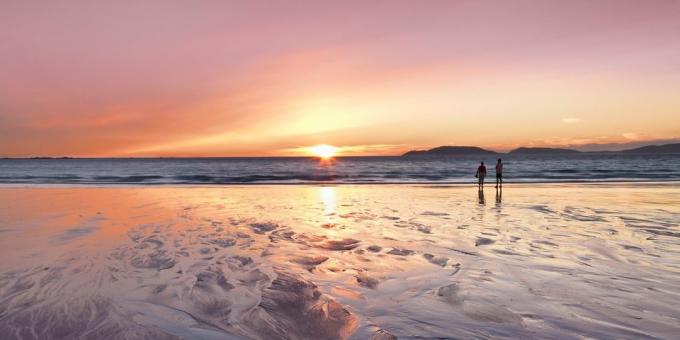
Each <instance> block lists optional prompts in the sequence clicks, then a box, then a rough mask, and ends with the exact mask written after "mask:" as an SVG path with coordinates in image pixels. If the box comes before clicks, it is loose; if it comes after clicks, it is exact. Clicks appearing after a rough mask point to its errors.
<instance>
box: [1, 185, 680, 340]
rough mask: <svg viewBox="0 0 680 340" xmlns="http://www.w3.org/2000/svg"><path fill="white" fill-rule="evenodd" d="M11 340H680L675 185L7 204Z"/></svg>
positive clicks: (56, 199)
mask: <svg viewBox="0 0 680 340" xmlns="http://www.w3.org/2000/svg"><path fill="white" fill-rule="evenodd" d="M0 258H1V259H2V261H0V334H3V335H2V338H8V339H15V338H16V339H51V338H69V339H72V338H85V339H90V338H92V339H95V338H96V339H121V338H124V339H150V338H153V339H166V338H167V339H175V338H187V339H248V338H254V339H338V338H340V339H343V338H349V339H371V338H374V339H394V338H395V337H396V338H400V339H401V338H544V339H545V338H552V339H558V338H559V339H571V338H573V339H582V338H617V339H621V338H673V337H676V336H677V334H679V333H680V309H679V308H678V306H680V184H678V183H677V182H674V183H595V184H583V183H581V184H555V183H552V184H511V185H506V186H505V187H504V188H503V190H502V191H497V190H495V189H494V188H493V186H491V185H487V187H486V189H485V191H484V192H483V194H482V193H479V192H478V191H477V189H476V186H470V185H423V184H378V185H370V184H369V185H349V184H342V185H240V186H239V185H226V186H179V185H169V186H134V185H124V186H69V185H55V186H48V185H43V186H31V185H25V186H9V185H6V186H4V187H2V188H0Z"/></svg>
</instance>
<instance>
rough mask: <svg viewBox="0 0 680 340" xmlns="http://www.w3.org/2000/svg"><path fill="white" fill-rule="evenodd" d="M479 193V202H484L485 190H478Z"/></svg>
mask: <svg viewBox="0 0 680 340" xmlns="http://www.w3.org/2000/svg"><path fill="white" fill-rule="evenodd" d="M477 192H478V193H479V204H484V203H485V202H484V190H477Z"/></svg>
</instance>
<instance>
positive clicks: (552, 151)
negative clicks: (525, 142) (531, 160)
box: [508, 147, 582, 155]
mask: <svg viewBox="0 0 680 340" xmlns="http://www.w3.org/2000/svg"><path fill="white" fill-rule="evenodd" d="M578 153H582V152H581V151H578V150H573V149H562V148H528V147H520V148H517V149H514V150H511V151H510V152H508V154H509V155H558V154H578Z"/></svg>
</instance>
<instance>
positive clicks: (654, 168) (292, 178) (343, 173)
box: [0, 155, 680, 185]
mask: <svg viewBox="0 0 680 340" xmlns="http://www.w3.org/2000/svg"><path fill="white" fill-rule="evenodd" d="M487 161H488V163H489V176H488V177H487V181H489V182H492V181H494V170H493V162H495V160H493V159H492V160H487ZM504 161H505V162H506V163H505V167H506V170H507V171H506V172H505V173H504V181H505V182H506V183H508V182H520V183H527V182H529V183H532V182H536V183H537V182H560V183H564V182H612V181H636V182H639V181H654V182H658V181H679V180H680V157H671V156H663V157H662V156H658V157H645V158H639V157H627V158H626V157H623V156H620V155H619V156H617V157H615V158H612V157H607V156H601V157H599V158H587V159H583V158H574V159H568V158H567V159H556V160H541V161H536V160H535V159H531V158H509V159H507V160H506V159H504ZM478 164H479V161H478V160H441V159H434V160H419V161H414V160H410V159H402V158H398V157H392V158H389V157H388V158H384V157H382V158H381V157H376V158H370V157H368V158H357V159H339V160H336V161H333V162H330V163H319V162H317V161H315V160H312V159H305V158H295V159H280V158H271V159H265V158H256V159H134V160H129V159H87V160H82V159H74V160H0V183H2V184H84V185H88V184H92V185H99V184H103V185H105V184H141V185H161V184H197V185H200V184H272V183H273V184H277V183H282V184H286V183H470V182H474V181H476V179H475V178H474V170H475V169H476V168H477V165H478Z"/></svg>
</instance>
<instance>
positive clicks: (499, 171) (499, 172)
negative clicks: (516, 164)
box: [496, 158, 503, 188]
mask: <svg viewBox="0 0 680 340" xmlns="http://www.w3.org/2000/svg"><path fill="white" fill-rule="evenodd" d="M499 185H500V186H503V163H501V159H500V158H499V159H498V162H496V188H498V186H499Z"/></svg>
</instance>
